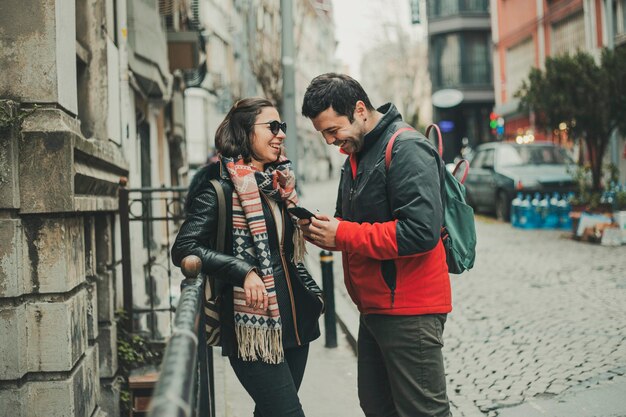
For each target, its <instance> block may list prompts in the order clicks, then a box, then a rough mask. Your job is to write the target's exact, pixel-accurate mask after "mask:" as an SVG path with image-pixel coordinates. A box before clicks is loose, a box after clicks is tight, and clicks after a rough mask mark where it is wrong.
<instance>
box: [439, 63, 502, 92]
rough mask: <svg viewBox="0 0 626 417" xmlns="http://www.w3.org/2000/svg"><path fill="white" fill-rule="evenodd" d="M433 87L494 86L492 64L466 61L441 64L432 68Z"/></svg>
mask: <svg viewBox="0 0 626 417" xmlns="http://www.w3.org/2000/svg"><path fill="white" fill-rule="evenodd" d="M431 77H432V83H433V89H434V90H437V89H441V88H467V87H470V88H473V87H484V88H489V89H491V88H492V79H491V66H490V65H489V63H488V62H484V61H483V62H465V63H461V64H460V65H459V64H458V63H455V64H447V65H441V66H439V67H435V68H432V69H431Z"/></svg>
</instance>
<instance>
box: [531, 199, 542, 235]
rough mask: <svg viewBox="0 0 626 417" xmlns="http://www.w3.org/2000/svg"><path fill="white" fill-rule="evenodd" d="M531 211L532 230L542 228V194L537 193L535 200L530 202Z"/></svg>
mask: <svg viewBox="0 0 626 417" xmlns="http://www.w3.org/2000/svg"><path fill="white" fill-rule="evenodd" d="M530 209H531V215H530V224H531V225H532V226H531V228H535V227H541V226H542V225H543V221H542V219H541V194H539V193H535V195H534V196H533V199H532V200H530Z"/></svg>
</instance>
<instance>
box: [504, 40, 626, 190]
mask: <svg viewBox="0 0 626 417" xmlns="http://www.w3.org/2000/svg"><path fill="white" fill-rule="evenodd" d="M515 96H516V97H519V98H520V110H522V111H526V112H529V111H533V112H534V113H535V116H536V122H537V125H538V126H539V127H541V128H545V129H548V130H553V129H557V128H558V127H559V125H560V124H561V123H563V122H565V123H566V124H567V126H568V129H569V134H570V136H571V137H573V138H580V139H582V140H583V141H584V143H585V146H586V148H587V152H588V154H589V160H590V165H591V174H592V188H593V189H594V190H595V191H599V190H600V189H601V187H602V185H601V184H602V159H603V157H604V154H605V152H606V149H607V147H608V144H609V140H610V135H611V132H612V131H613V129H615V128H617V129H619V130H620V131H621V132H626V118H625V117H624V114H626V49H624V48H621V49H619V50H614V51H613V50H608V49H604V50H603V51H602V58H601V61H600V65H598V64H596V62H595V61H594V59H593V57H592V56H591V55H590V54H588V53H586V52H580V51H579V52H577V53H576V54H575V55H569V54H567V55H559V56H556V57H548V58H547V59H546V69H545V71H542V70H540V69H537V68H532V69H531V71H530V73H529V76H528V80H526V81H524V82H523V84H522V87H521V88H520V89H519V90H518V91H517V92H516V94H515Z"/></svg>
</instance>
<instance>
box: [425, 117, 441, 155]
mask: <svg viewBox="0 0 626 417" xmlns="http://www.w3.org/2000/svg"><path fill="white" fill-rule="evenodd" d="M433 128H434V129H435V132H437V149H439V156H440V157H442V158H443V139H442V138H441V130H439V126H437V125H436V124H434V123H433V124H431V125H429V126H428V127H427V128H426V137H427V138H429V139H430V131H431V130H432V129H433Z"/></svg>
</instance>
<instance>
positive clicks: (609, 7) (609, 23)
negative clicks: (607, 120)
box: [604, 0, 620, 169]
mask: <svg viewBox="0 0 626 417" xmlns="http://www.w3.org/2000/svg"><path fill="white" fill-rule="evenodd" d="M604 16H605V17H606V20H605V26H606V34H607V36H606V39H607V43H606V47H607V48H608V49H610V50H613V49H615V28H614V27H613V0H604ZM609 144H610V150H611V151H610V152H611V164H613V165H615V167H616V168H618V169H619V157H620V155H619V144H618V137H617V128H615V129H613V131H612V132H611V137H610V139H609Z"/></svg>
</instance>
